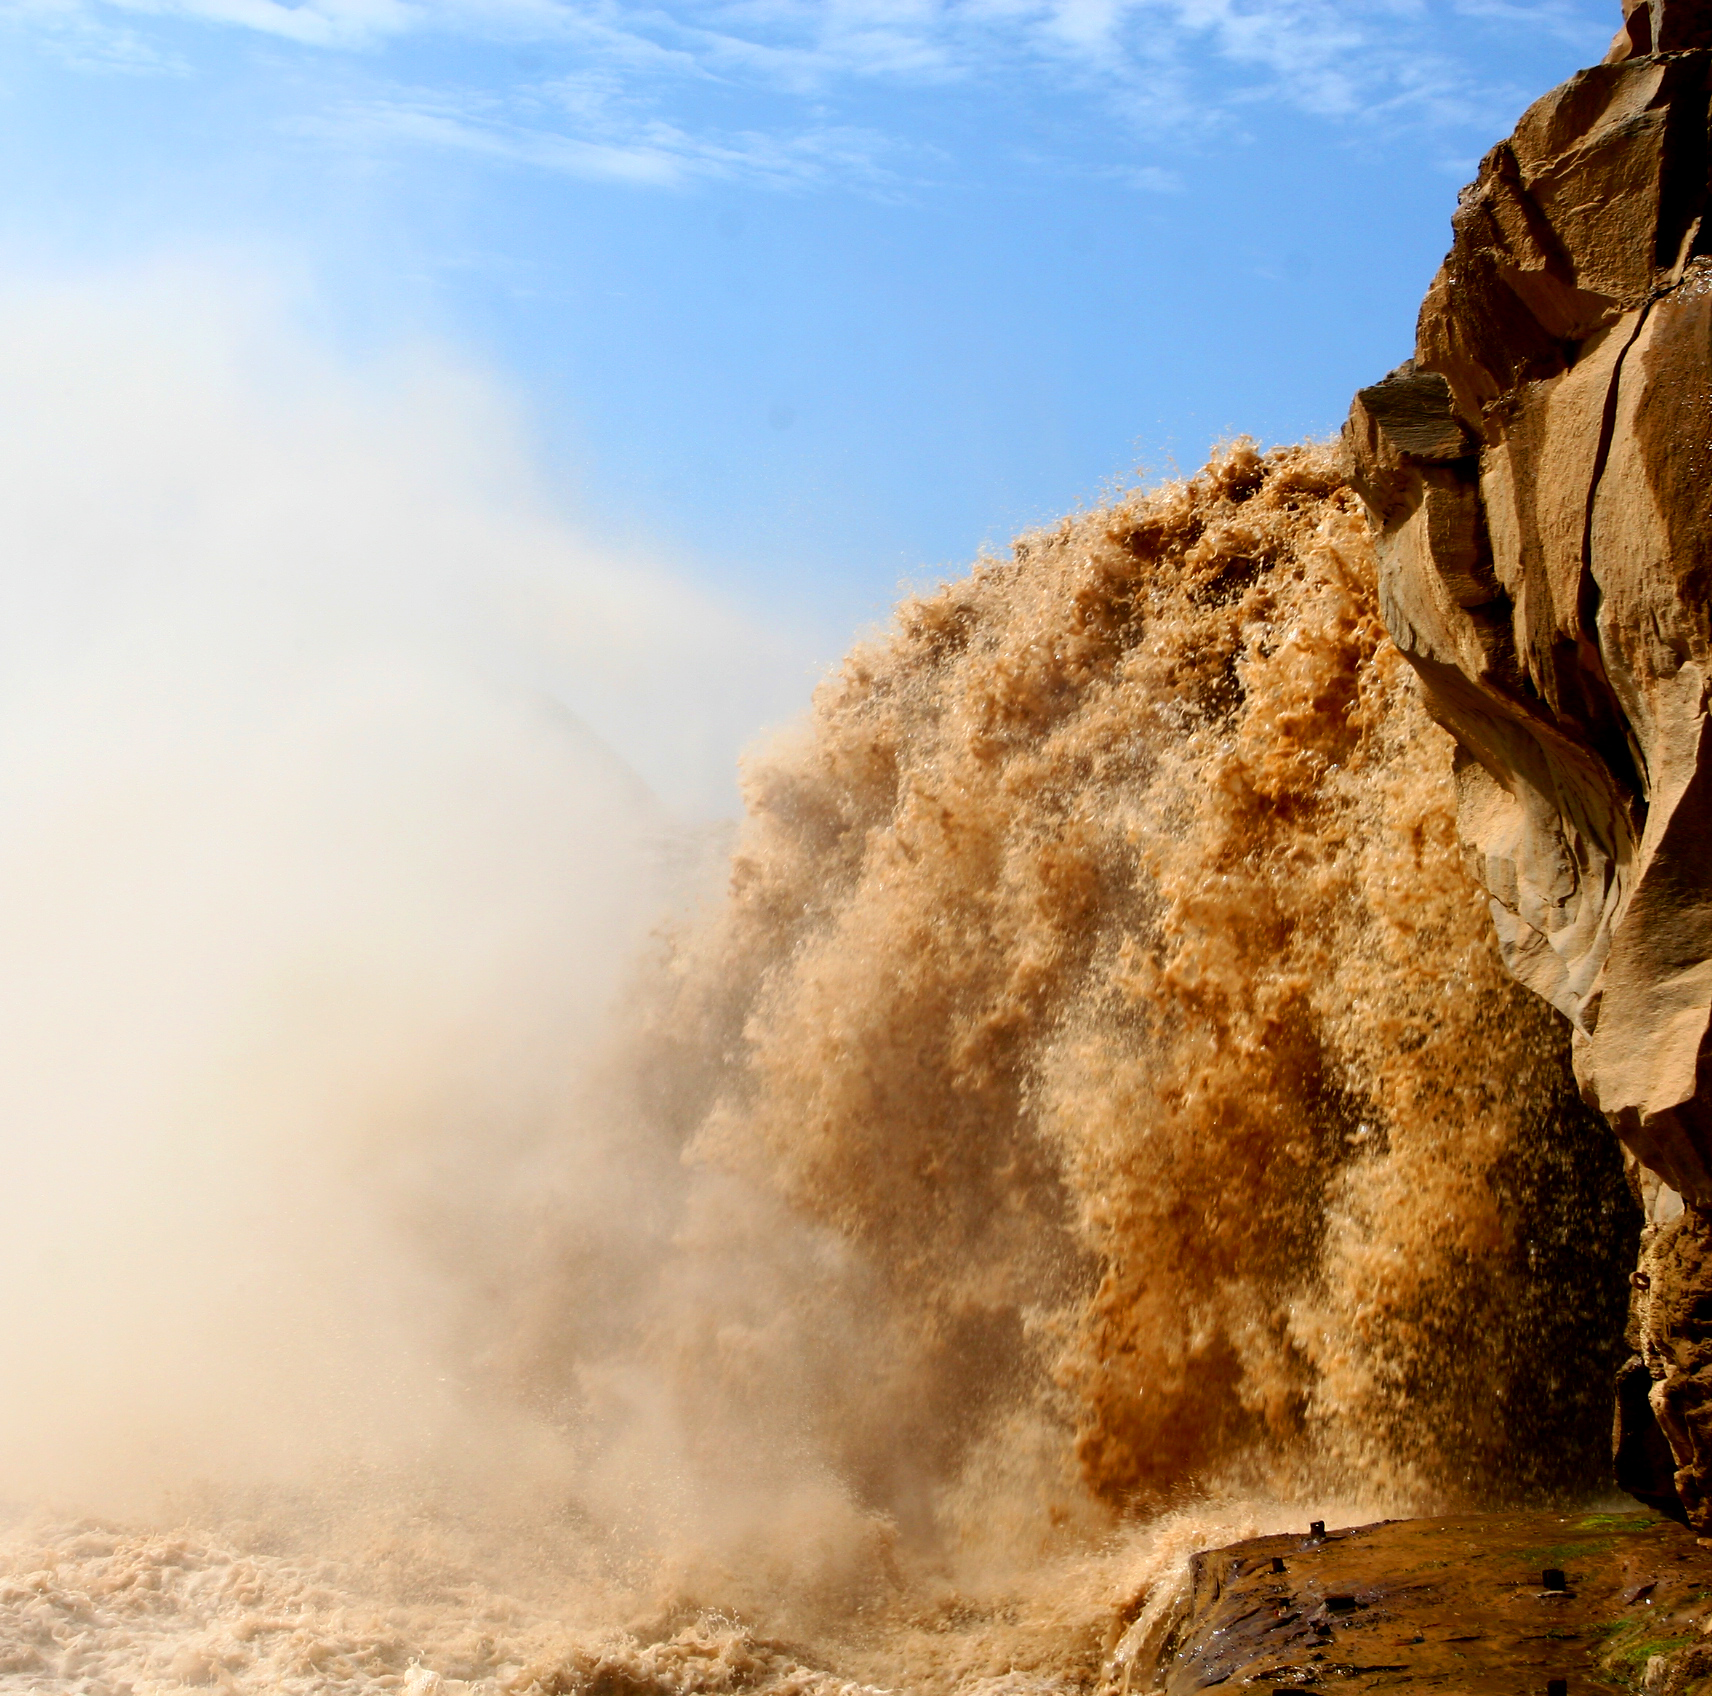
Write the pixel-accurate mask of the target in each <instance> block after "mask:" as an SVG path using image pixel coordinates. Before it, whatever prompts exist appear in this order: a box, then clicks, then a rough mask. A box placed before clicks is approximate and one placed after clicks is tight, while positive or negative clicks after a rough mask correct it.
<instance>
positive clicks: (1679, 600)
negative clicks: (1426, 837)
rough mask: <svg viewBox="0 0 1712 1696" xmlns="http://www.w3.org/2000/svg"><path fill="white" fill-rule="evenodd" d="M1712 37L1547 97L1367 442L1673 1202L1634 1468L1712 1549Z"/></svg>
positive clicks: (1465, 761)
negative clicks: (1666, 1452)
mask: <svg viewBox="0 0 1712 1696" xmlns="http://www.w3.org/2000/svg"><path fill="white" fill-rule="evenodd" d="M1709 49H1712V6H1707V5H1697V4H1690V3H1689V0H1653V4H1652V5H1651V6H1650V7H1647V6H1636V7H1634V8H1633V9H1631V10H1630V12H1629V13H1628V15H1627V16H1626V17H1625V20H1624V25H1623V28H1622V29H1621V30H1620V31H1619V32H1618V35H1617V39H1616V41H1615V42H1614V43H1613V45H1612V49H1611V52H1610V53H1609V55H1608V56H1607V59H1606V61H1605V62H1604V63H1603V64H1600V65H1597V66H1594V67H1593V68H1591V69H1589V70H1585V71H1581V72H1578V73H1577V74H1576V75H1575V76H1573V77H1571V78H1570V80H1569V81H1568V82H1566V83H1564V84H1563V85H1562V86H1561V87H1559V88H1556V89H1554V90H1553V91H1552V92H1551V93H1550V94H1547V95H1546V96H1545V97H1544V98H1543V99H1541V100H1539V101H1537V102H1535V104H1534V105H1533V106H1531V107H1530V108H1529V109H1528V111H1527V112H1526V113H1525V114H1524V115H1523V117H1522V119H1521V122H1520V123H1519V124H1518V125H1517V126H1516V130H1515V133H1514V134H1513V135H1511V137H1510V138H1509V139H1508V140H1507V141H1504V142H1502V143H1500V144H1499V145H1498V146H1497V147H1495V148H1493V149H1492V151H1491V152H1490V153H1489V154H1487V156H1486V158H1485V159H1484V160H1483V161H1482V162H1481V167H1480V173H1479V176H1478V178H1477V179H1476V181H1475V182H1474V183H1473V184H1472V185H1470V186H1469V187H1468V188H1467V189H1465V190H1464V191H1463V193H1462V196H1461V199H1460V202H1459V205H1458V208H1457V212H1456V214H1455V217H1454V219H1453V229H1454V243H1453V246H1452V248H1451V251H1450V253H1449V254H1448V256H1447V257H1446V259H1445V262H1444V264H1443V266H1442V267H1441V269H1440V271H1439V274H1438V276H1437V277H1436V278H1435V280H1434V282H1433V284H1432V286H1431V288H1430V289H1429V291H1428V293H1427V297H1426V300H1425V302H1424V303H1423V305H1422V308H1421V315H1420V322H1419V330H1418V337H1417V341H1416V347H1415V355H1414V358H1413V359H1412V360H1410V361H1409V362H1408V363H1407V364H1406V365H1404V366H1402V367H1401V368H1400V369H1399V370H1397V371H1394V372H1393V373H1391V375H1390V376H1388V377H1386V378H1385V379H1384V380H1383V381H1382V382H1379V383H1376V384H1374V385H1373V386H1372V387H1371V388H1367V389H1363V390H1362V391H1361V392H1360V393H1359V394H1358V395H1357V396H1356V399H1355V402H1354V405H1353V408H1352V410H1351V414H1350V420H1349V423H1348V425H1347V426H1346V432H1345V439H1346V443H1347V446H1348V449H1349V452H1350V455H1351V461H1352V466H1353V475H1354V479H1355V482H1356V486H1357V487H1358V489H1359V490H1360V491H1361V494H1362V497H1363V499H1364V500H1365V501H1366V502H1367V505H1368V507H1369V509H1370V513H1371V515H1372V517H1373V520H1374V523H1375V527H1376V530H1377V531H1378V534H1379V553H1380V572H1381V606H1382V613H1383V617H1384V619H1385V622H1386V625H1387V627H1388V628H1389V630H1390V632H1391V634H1392V636H1393V638H1394V639H1395V640H1396V642H1397V644H1398V646H1399V647H1400V648H1401V649H1402V651H1403V652H1404V654H1405V655H1406V656H1407V657H1408V659H1409V660H1410V662H1411V663H1412V664H1413V665H1414V667H1415V669H1416V670H1417V672H1418V673H1419V674H1420V677H1421V679H1422V682H1423V684H1424V690H1425V695H1426V698H1427V701H1428V704H1429V706H1430V708H1431V710H1432V711H1433V713H1434V715H1435V716H1436V717H1437V718H1438V719H1439V720H1440V722H1441V723H1443V724H1444V725H1445V726H1446V727H1447V728H1448V729H1449V730H1450V731H1451V732H1452V733H1453V735H1454V736H1455V737H1456V739H1457V743H1458V748H1459V753H1458V761H1457V783H1458V826H1459V831H1460V834H1461V836H1462V838H1463V841H1464V844H1465V846H1466V848H1467V849H1468V851H1469V853H1470V855H1471V858H1472V860H1473V863H1474V866H1475V869H1476V873H1477V876H1478V877H1479V879H1480V881H1481V883H1482V884H1483V885H1484V887H1485V889H1486V890H1487V892H1488V894H1489V895H1490V898H1491V912H1492V917H1493V921H1494V923H1495V924H1496V926H1497V930H1498V935H1499V939H1500V942H1501V946H1502V949H1503V954H1504V959H1505V962H1506V964H1507V965H1508V966H1509V967H1510V969H1511V970H1512V971H1513V972H1514V973H1515V975H1516V976H1517V977H1518V978H1519V979H1521V981H1522V982H1523V983H1525V984H1527V985H1528V986H1529V987H1530V988H1532V989H1534V990H1536V991H1537V992H1538V993H1539V994H1540V995H1541V996H1543V997H1544V998H1545V999H1546V1000H1547V1001H1549V1002H1550V1003H1551V1004H1552V1005H1553V1006H1554V1007H1556V1008H1557V1009H1558V1010H1559V1011H1560V1012H1561V1013H1562V1014H1563V1015H1564V1017H1565V1018H1567V1019H1568V1020H1569V1021H1570V1023H1571V1025H1572V1026H1573V1027H1574V1032H1575V1037H1574V1048H1575V1061H1576V1071H1577V1076H1578V1078H1579V1079H1580V1082H1581V1085H1582V1088H1583V1091H1584V1093H1585V1094H1586V1096H1587V1098H1588V1100H1589V1101H1590V1102H1592V1103H1593V1104H1594V1105H1596V1106H1598V1107H1599V1108H1601V1109H1602V1110H1603V1111H1604V1113H1605V1114H1606V1115H1607V1117H1608V1118H1609V1119H1610V1121H1611V1123H1612V1124H1613V1125H1614V1126H1615V1127H1616V1130H1617V1132H1618V1134H1619V1135H1620V1136H1621V1138H1622V1139H1623V1142H1624V1144H1625V1146H1626V1148H1627V1149H1628V1151H1629V1153H1630V1155H1631V1157H1632V1160H1633V1162H1634V1169H1635V1176H1636V1180H1637V1184H1638V1186H1639V1188H1640V1189H1641V1190H1642V1192H1643V1198H1644V1199H1645V1200H1646V1202H1647V1205H1648V1213H1649V1219H1650V1221H1651V1231H1650V1240H1649V1243H1648V1245H1647V1246H1646V1247H1645V1248H1644V1249H1643V1264H1642V1267H1641V1269H1640V1270H1639V1271H1638V1272H1637V1274H1636V1286H1637V1290H1638V1291H1639V1292H1640V1294H1639V1298H1638V1300H1637V1303H1636V1308H1635V1313H1634V1316H1633V1319H1632V1322H1631V1331H1632V1337H1631V1340H1632V1343H1633V1344H1634V1346H1635V1349H1636V1359H1635V1362H1633V1363H1632V1366H1631V1369H1630V1370H1631V1378H1632V1379H1633V1377H1634V1374H1635V1373H1637V1372H1642V1370H1643V1369H1644V1375H1643V1376H1641V1377H1640V1378H1639V1380H1638V1393H1637V1392H1636V1390H1635V1389H1633V1388H1631V1390H1630V1391H1629V1392H1628V1393H1626V1394H1625V1395H1624V1397H1623V1398H1622V1403H1623V1407H1624V1409H1626V1410H1627V1412H1626V1415H1625V1418H1626V1420H1627V1424H1626V1425H1624V1427H1623V1429H1622V1430H1621V1431H1620V1433H1619V1435H1620V1437H1621V1439H1622V1452H1621V1454H1620V1455H1619V1461H1620V1471H1622V1472H1624V1474H1625V1482H1626V1483H1628V1484H1629V1485H1630V1486H1631V1487H1632V1488H1634V1489H1636V1491H1637V1493H1639V1494H1641V1495H1642V1496H1643V1497H1644V1498H1645V1499H1647V1500H1651V1501H1655V1502H1657V1503H1659V1505H1662V1506H1665V1507H1667V1508H1668V1509H1670V1510H1671V1511H1680V1512H1683V1513H1685V1514H1686V1516H1687V1517H1688V1518H1689V1519H1690V1520H1691V1521H1692V1522H1693V1523H1694V1524H1695V1525H1696V1526H1697V1527H1699V1528H1700V1529H1702V1530H1709V1531H1712V1044H1709V1042H1708V1022H1709V1013H1712V737H1709V733H1708V693H1709V689H1712V217H1709V216H1708V211H1709V208H1708V160H1709V148H1708V91H1709V86H1712V51H1709ZM1684 1203H1686V1207H1684V1205H1683V1204H1684ZM1649 1408H1650V1410H1651V1412H1652V1413H1653V1414H1654V1415H1656V1416H1657V1420H1658V1425H1659V1426H1660V1427H1661V1428H1662V1431H1663V1433H1664V1435H1665V1436H1666V1437H1667V1438H1668V1440H1669V1445H1670V1453H1671V1461H1673V1462H1674V1472H1675V1476H1674V1479H1673V1478H1672V1477H1671V1476H1670V1475H1669V1474H1670V1471H1671V1464H1670V1463H1669V1462H1667V1463H1666V1465H1665V1468H1664V1476H1662V1477H1660V1476H1658V1468H1657V1467H1656V1465H1653V1464H1651V1463H1649V1462H1648V1461H1647V1460H1646V1459H1645V1456H1646V1455H1647V1454H1648V1453H1653V1454H1658V1453H1662V1452H1663V1451H1662V1448H1661V1447H1660V1445H1659V1444H1658V1443H1657V1442H1656V1440H1655V1435H1654V1433H1652V1432H1651V1431H1643V1430H1638V1429H1637V1428H1636V1426H1635V1421H1636V1419H1640V1420H1642V1421H1643V1422H1644V1421H1645V1419H1646V1415H1647V1411H1648V1409H1649ZM1676 1496H1680V1507H1679V1506H1678V1504H1677V1502H1676V1501H1675V1500H1674V1499H1673V1498H1674V1497H1676Z"/></svg>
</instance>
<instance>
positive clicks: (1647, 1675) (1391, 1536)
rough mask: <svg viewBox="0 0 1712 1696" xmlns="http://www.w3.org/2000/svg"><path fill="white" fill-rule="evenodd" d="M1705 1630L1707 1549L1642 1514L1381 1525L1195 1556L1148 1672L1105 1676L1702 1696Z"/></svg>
mask: <svg viewBox="0 0 1712 1696" xmlns="http://www.w3.org/2000/svg"><path fill="white" fill-rule="evenodd" d="M1280 1562H1282V1565H1283V1570H1282V1571H1279V1570H1277V1568H1278V1565H1279V1563H1280ZM1709 1625H1712V1548H1708V1547H1706V1546H1703V1545H1702V1543H1701V1542H1700V1541H1699V1539H1697V1538H1696V1537H1695V1536H1694V1534H1693V1533H1692V1532H1690V1531H1688V1530H1686V1529H1685V1528H1683V1527H1682V1526H1680V1525H1678V1524H1676V1523H1674V1522H1672V1521H1670V1520H1667V1519H1663V1518H1660V1517H1659V1516H1657V1515H1655V1514H1651V1513H1627V1512H1623V1513H1572V1514H1564V1513H1556V1512H1551V1513H1541V1512H1515V1513H1503V1514H1467V1515H1458V1516H1451V1517H1447V1518H1442V1519H1408V1520H1387V1521H1383V1522H1381V1523H1379V1524H1376V1525H1363V1526H1356V1527H1353V1528H1350V1529H1343V1530H1333V1531H1331V1532H1329V1533H1328V1534H1327V1535H1325V1536H1324V1537H1323V1538H1314V1537H1311V1536H1309V1535H1307V1534H1306V1532H1304V1534H1302V1535H1299V1536H1273V1537H1257V1538H1254V1539H1252V1540H1251V1541H1249V1542H1246V1543H1235V1544H1232V1545H1231V1546H1230V1547H1228V1548H1223V1549H1212V1550H1208V1551H1207V1552H1205V1553H1203V1554H1200V1555H1197V1556H1196V1557H1195V1559H1194V1562H1193V1564H1192V1568H1191V1573H1190V1580H1189V1585H1188V1588H1187V1591H1186V1594H1185V1595H1184V1597H1183V1598H1182V1600H1181V1602H1180V1603H1179V1606H1178V1608H1177V1610H1176V1613H1175V1615H1174V1617H1172V1618H1171V1619H1170V1620H1169V1621H1168V1622H1167V1623H1166V1625H1165V1628H1164V1630H1163V1631H1156V1632H1155V1633H1154V1634H1153V1644H1152V1645H1151V1651H1152V1655H1153V1661H1152V1665H1151V1666H1149V1665H1147V1664H1139V1665H1134V1664H1132V1665H1124V1664H1122V1662H1123V1650H1122V1649H1121V1648H1120V1652H1119V1657H1118V1659H1119V1664H1118V1665H1115V1666H1114V1667H1113V1669H1112V1671H1113V1674H1114V1682H1118V1683H1121V1684H1123V1685H1124V1686H1125V1687H1126V1688H1128V1689H1129V1690H1131V1691H1136V1690H1140V1689H1144V1688H1146V1687H1147V1686H1148V1685H1149V1684H1151V1685H1152V1687H1153V1688H1155V1689H1158V1690H1163V1691H1164V1692H1166V1693H1167V1696H1192V1693H1193V1692H1196V1691H1201V1690H1211V1689H1216V1688H1225V1687H1229V1688H1231V1689H1233V1690H1234V1689H1242V1690H1258V1691H1261V1692H1263V1693H1265V1696H1272V1693H1273V1692H1275V1691H1278V1692H1293V1691H1295V1690H1298V1689H1301V1690H1307V1691H1325V1692H1328V1693H1329V1692H1334V1691H1335V1692H1339V1693H1343V1692H1350V1693H1353V1692H1356V1691H1367V1690H1373V1691H1381V1690H1386V1691H1389V1690H1401V1689H1404V1688H1412V1689H1419V1690H1433V1691H1442V1692H1446V1693H1447V1696H1448V1693H1452V1692H1455V1693H1458V1696H1531V1693H1532V1696H1548V1691H1549V1690H1550V1689H1551V1687H1552V1686H1553V1685H1554V1683H1555V1682H1556V1681H1560V1680H1561V1681H1563V1684H1564V1687H1565V1691H1564V1693H1563V1696H1585V1693H1587V1692H1594V1691H1599V1692H1610V1693H1611V1696H1618V1693H1622V1692H1633V1691H1645V1692H1646V1693H1647V1696H1712V1637H1708V1636H1707V1635H1705V1631H1704V1629H1703V1628H1705V1627H1707V1626H1709ZM1131 1647H1132V1650H1134V1651H1137V1652H1139V1653H1138V1655H1137V1658H1138V1659H1144V1657H1145V1656H1146V1654H1147V1650H1146V1649H1145V1648H1144V1647H1143V1645H1140V1644H1136V1645H1132V1646H1131Z"/></svg>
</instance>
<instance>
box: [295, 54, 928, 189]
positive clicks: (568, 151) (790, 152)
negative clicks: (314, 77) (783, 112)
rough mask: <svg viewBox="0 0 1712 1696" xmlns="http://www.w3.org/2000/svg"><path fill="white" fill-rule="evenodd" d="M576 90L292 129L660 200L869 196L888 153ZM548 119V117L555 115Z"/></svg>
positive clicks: (853, 132)
mask: <svg viewBox="0 0 1712 1696" xmlns="http://www.w3.org/2000/svg"><path fill="white" fill-rule="evenodd" d="M633 104H634V103H632V102H629V101H625V100H623V99H622V98H619V97H617V96H615V95H614V94H613V93H612V92H611V91H609V90H602V89H596V88H591V87H590V86H588V81H587V79H576V80H570V81H566V82H560V83H549V84H546V85H544V86H543V87H541V88H539V89H536V90H531V91H528V93H527V94H526V95H525V96H524V97H521V98H515V97H514V98H512V99H509V100H507V99H500V98H496V97H494V96H492V95H484V96H478V97H470V96H458V95H451V94H446V93H444V92H441V91H436V90H405V91H399V92H396V93H394V94H390V95H388V96H385V97H382V98H378V99H372V100H367V101H361V102H350V103H347V104H345V105H343V106H340V107H337V108H335V109H333V110H331V111H329V112H326V113H323V114H319V115H317V116H315V117H313V118H307V119H301V120H299V121H298V122H297V124H296V126H295V127H296V128H297V129H298V130H299V131H300V132H301V133H304V134H308V135H314V136H317V137H320V138H323V139H327V140H335V141H337V142H339V143H340V144H341V145H343V146H346V147H351V148H355V149H358V150H362V151H378V150H382V149H385V148H387V147H389V146H397V145H400V144H403V145H411V146H428V147H437V148H443V149H449V150H452V151H455V152H460V153H467V154H474V155H477V156H480V157H485V158H488V159H493V160H496V161H502V162H506V163H510V164H517V165H526V166H531V167H534V168H536V169H539V170H544V171H550V172H555V173H558V174H561V175H564V176H570V177H580V178H583V179H584V180H588V181H596V182H616V183H630V184H635V185H639V186H644V187H661V188H672V187H678V186H681V185H684V184H686V183H689V182H691V181H694V180H697V179H710V178H722V179H732V180H743V181H752V182H762V183H767V184H771V185H774V186H778V187H789V186H798V185H807V184H811V183H815V182H820V181H824V180H827V179H828V178H837V179H839V180H842V181H851V180H858V179H860V180H866V181H868V182H871V183H874V184H876V185H878V184H882V183H884V182H886V181H887V180H889V179H890V177H891V175H892V173H891V172H890V171H889V170H888V169H887V168H886V166H885V165H884V163H883V160H884V158H885V156H886V155H888V154H890V153H895V152H896V151H897V149H896V148H895V146H894V145H893V144H892V143H890V142H889V141H888V140H887V139H886V137H884V136H882V135H879V134H876V133H873V132H870V131H865V130H861V129H856V128H851V127H836V126H825V127H820V128H811V129H805V130H802V131H799V132H796V133H791V134H784V135H771V134H768V133H766V132H764V131H735V132H725V131H715V132H706V131H704V132H700V133H697V132H692V131H690V130H687V129H684V128H681V127H679V126H678V125H676V124H672V123H668V122H666V121H665V120H663V119H660V118H657V117H650V116H647V115H646V114H642V113H638V112H636V111H634V110H633V109H631V108H632V106H633ZM555 108H557V110H555Z"/></svg>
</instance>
